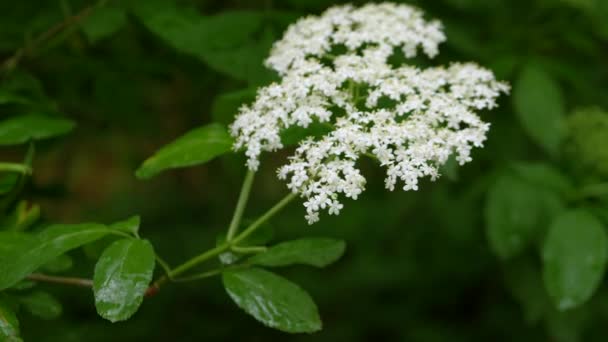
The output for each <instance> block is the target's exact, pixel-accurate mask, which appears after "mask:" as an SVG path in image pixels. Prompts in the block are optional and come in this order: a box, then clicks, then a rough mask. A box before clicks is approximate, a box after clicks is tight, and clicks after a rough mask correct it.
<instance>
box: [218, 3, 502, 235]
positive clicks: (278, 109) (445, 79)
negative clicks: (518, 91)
mask: <svg viewBox="0 0 608 342" xmlns="http://www.w3.org/2000/svg"><path fill="white" fill-rule="evenodd" d="M444 40H445V36H444V34H443V32H442V30H441V24H440V23H439V22H437V21H431V22H428V21H425V20H424V19H423V14H422V12H421V11H420V10H418V9H415V8H413V7H410V6H406V5H395V4H390V3H382V4H368V5H365V6H363V7H360V8H354V7H352V6H339V7H333V8H330V9H328V10H327V11H326V12H325V13H323V14H322V15H321V16H320V17H313V16H310V17H306V18H303V19H300V20H299V21H298V22H296V23H295V24H293V25H292V26H290V27H289V28H288V29H287V32H286V33H285V35H284V37H283V38H282V39H281V40H280V41H278V42H276V43H275V45H274V47H273V49H272V51H271V55H270V57H269V58H268V59H267V60H266V65H267V66H269V67H271V68H273V69H275V70H276V71H278V72H279V74H280V75H281V76H282V79H281V81H280V82H277V83H273V84H271V85H269V86H266V87H263V88H261V89H260V90H259V91H258V94H257V97H256V100H255V101H254V103H253V104H251V105H250V106H244V107H242V108H241V109H240V111H239V114H238V115H237V117H236V119H235V121H234V123H233V124H232V125H231V127H230V128H231V134H232V135H233V136H234V137H235V139H236V140H235V145H234V148H235V149H245V154H246V156H247V158H248V160H247V166H248V167H249V168H250V169H251V170H256V169H257V168H258V166H259V161H258V159H259V156H260V154H261V153H262V152H263V151H275V150H277V149H280V148H282V147H283V144H282V142H281V138H280V133H281V131H282V130H284V129H285V128H288V127H292V126H300V127H308V126H309V125H310V124H312V123H313V122H323V123H326V124H327V125H328V126H330V127H332V129H333V130H332V131H330V132H329V133H328V134H326V135H325V136H323V137H321V138H318V139H316V140H315V139H312V138H308V139H305V140H303V141H301V142H300V143H299V146H298V148H297V149H296V151H295V154H294V155H293V156H291V157H290V158H289V163H287V164H286V165H284V166H282V167H281V168H279V170H278V177H279V178H280V179H283V180H286V181H287V187H288V188H289V189H290V190H291V191H292V192H295V193H298V194H300V196H302V197H304V198H305V199H306V201H305V203H304V206H305V208H306V219H307V220H308V222H309V223H314V222H316V221H318V220H319V211H320V210H327V211H328V212H329V214H334V215H337V214H338V213H339V212H340V210H341V209H342V208H343V205H342V203H341V202H340V194H342V195H344V196H345V197H347V198H352V199H357V198H358V196H359V195H360V194H361V193H362V192H363V191H364V190H365V183H366V180H365V178H364V177H363V176H362V175H361V173H360V171H359V169H358V168H357V166H356V164H357V161H358V160H359V158H360V157H361V156H362V155H367V156H372V157H374V158H375V159H377V160H378V161H379V163H380V164H381V165H383V166H385V167H386V179H385V185H386V188H387V189H389V190H393V189H394V188H395V186H396V185H397V183H398V182H399V181H400V182H402V184H403V185H402V188H403V189H404V190H406V191H407V190H417V189H418V181H419V179H420V178H422V177H426V176H428V177H430V178H431V179H432V180H434V179H436V178H437V177H439V171H438V169H439V167H440V166H441V165H442V164H444V163H445V162H446V161H447V159H448V158H449V156H450V155H452V154H455V156H456V160H457V161H458V162H459V163H460V164H464V163H466V162H469V161H471V149H472V147H480V146H482V145H483V142H484V140H485V138H486V133H487V131H488V129H489V124H487V123H485V122H483V121H481V119H480V118H479V116H478V115H477V114H476V112H477V111H479V110H483V109H492V108H494V107H496V98H497V97H498V96H499V95H500V94H501V93H506V92H508V90H509V87H508V85H506V84H505V83H501V82H498V81H496V80H495V78H494V75H493V74H492V73H491V72H490V71H488V70H486V69H483V68H481V67H479V66H477V65H476V64H473V63H464V64H460V63H456V64H452V65H450V66H448V67H434V68H427V69H424V70H421V69H418V68H416V67H414V66H411V65H408V64H404V65H401V66H397V67H395V66H392V65H391V64H389V63H388V59H389V57H390V56H391V55H392V54H393V53H394V51H395V49H401V51H402V52H403V54H404V55H405V56H407V57H414V56H415V55H416V54H417V51H418V49H421V50H422V51H423V52H424V53H425V54H426V55H427V56H429V57H433V56H434V55H436V54H437V52H438V45H439V43H441V42H442V41H444Z"/></svg>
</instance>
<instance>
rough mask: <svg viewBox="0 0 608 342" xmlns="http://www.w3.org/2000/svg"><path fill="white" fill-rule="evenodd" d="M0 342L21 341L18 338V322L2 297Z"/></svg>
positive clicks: (0, 306) (0, 301)
mask: <svg viewBox="0 0 608 342" xmlns="http://www.w3.org/2000/svg"><path fill="white" fill-rule="evenodd" d="M0 341H6V342H21V341H22V340H21V338H20V337H19V320H17V316H15V313H14V312H13V310H12V308H11V306H10V305H9V303H8V302H7V301H6V300H5V298H4V297H0Z"/></svg>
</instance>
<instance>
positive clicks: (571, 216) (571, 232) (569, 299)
mask: <svg viewBox="0 0 608 342" xmlns="http://www.w3.org/2000/svg"><path fill="white" fill-rule="evenodd" d="M542 258H543V279H544V283H545V288H546V289H547V292H548V293H549V296H550V297H551V299H552V300H553V302H554V304H555V306H556V307H557V308H558V309H559V310H566V309H570V308H573V307H576V306H579V305H581V304H583V303H584V302H586V301H587V300H588V299H589V298H590V297H591V296H592V295H593V293H594V292H595V290H596V289H597V288H598V286H599V285H600V282H601V280H602V279H603V276H604V272H605V269H606V261H607V260H608V237H607V236H606V232H605V230H604V227H603V226H602V224H601V222H599V221H598V220H597V219H596V218H595V217H594V216H593V215H591V214H590V213H589V212H587V211H584V210H582V209H578V210H571V211H568V212H565V213H563V214H561V215H560V216H559V217H557V218H556V219H555V221H554V222H553V224H552V225H551V228H550V229H549V232H548V234H547V237H546V238H545V241H544V244H543V249H542Z"/></svg>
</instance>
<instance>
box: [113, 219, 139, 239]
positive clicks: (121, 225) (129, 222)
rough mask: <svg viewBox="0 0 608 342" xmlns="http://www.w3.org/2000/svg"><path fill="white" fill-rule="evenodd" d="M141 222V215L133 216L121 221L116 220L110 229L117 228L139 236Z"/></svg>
mask: <svg viewBox="0 0 608 342" xmlns="http://www.w3.org/2000/svg"><path fill="white" fill-rule="evenodd" d="M140 224H141V218H140V217H139V216H137V215H136V216H131V217H129V218H128V219H126V220H124V221H120V222H116V223H113V224H111V225H110V229H116V230H118V231H121V232H125V233H127V234H131V235H135V236H138V234H139V225H140Z"/></svg>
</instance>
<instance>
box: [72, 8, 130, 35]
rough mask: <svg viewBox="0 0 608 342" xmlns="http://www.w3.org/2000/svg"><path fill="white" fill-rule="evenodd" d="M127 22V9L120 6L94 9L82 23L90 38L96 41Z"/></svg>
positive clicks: (114, 31)
mask: <svg viewBox="0 0 608 342" xmlns="http://www.w3.org/2000/svg"><path fill="white" fill-rule="evenodd" d="M126 23H127V15H126V13H125V11H124V10H123V9H121V8H118V7H111V6H106V7H101V8H97V9H95V10H94V11H93V13H92V14H91V15H89V16H88V17H87V18H86V20H84V22H83V23H82V30H83V31H84V33H85V35H86V36H87V38H88V40H89V41H90V42H92V43H95V42H97V41H99V40H101V39H103V38H106V37H109V36H111V35H113V34H114V33H116V32H117V31H119V30H120V29H121V28H122V27H123V26H124V25H125V24H126Z"/></svg>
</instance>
